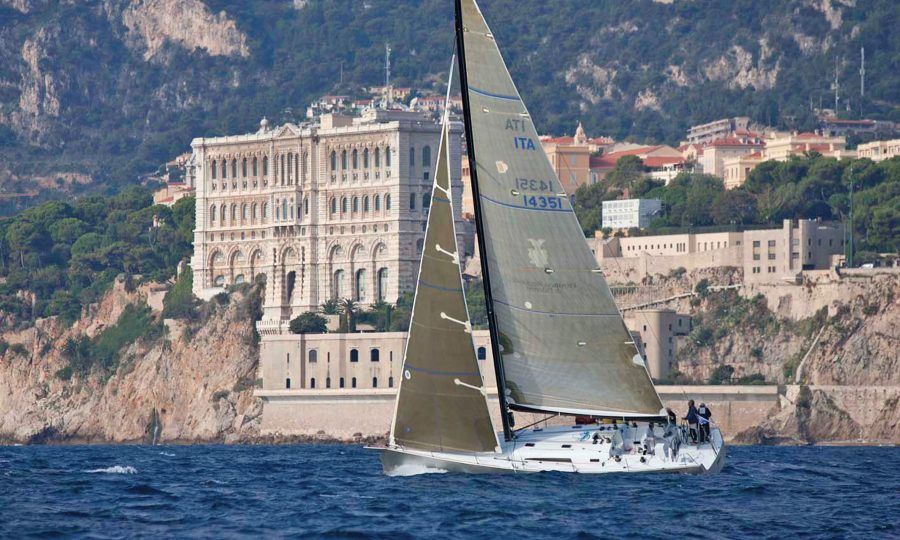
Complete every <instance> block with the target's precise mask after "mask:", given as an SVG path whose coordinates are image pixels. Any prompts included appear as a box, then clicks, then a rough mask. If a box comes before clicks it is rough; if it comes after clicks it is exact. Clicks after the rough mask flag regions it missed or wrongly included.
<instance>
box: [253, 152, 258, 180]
mask: <svg viewBox="0 0 900 540" xmlns="http://www.w3.org/2000/svg"><path fill="white" fill-rule="evenodd" d="M257 173H258V169H257V168H256V157H254V158H253V176H254V177H257V176H259V175H258V174H257Z"/></svg>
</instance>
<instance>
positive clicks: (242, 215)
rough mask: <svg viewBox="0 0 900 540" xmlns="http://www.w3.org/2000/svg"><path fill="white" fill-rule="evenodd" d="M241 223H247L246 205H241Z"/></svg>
mask: <svg viewBox="0 0 900 540" xmlns="http://www.w3.org/2000/svg"><path fill="white" fill-rule="evenodd" d="M241 221H247V203H244V204H242V205H241Z"/></svg>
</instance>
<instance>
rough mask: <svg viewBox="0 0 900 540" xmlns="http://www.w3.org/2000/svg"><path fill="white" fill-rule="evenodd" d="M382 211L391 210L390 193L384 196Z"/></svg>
mask: <svg viewBox="0 0 900 540" xmlns="http://www.w3.org/2000/svg"><path fill="white" fill-rule="evenodd" d="M384 209H385V210H390V209H391V194H390V193H388V194H387V195H385V196H384Z"/></svg>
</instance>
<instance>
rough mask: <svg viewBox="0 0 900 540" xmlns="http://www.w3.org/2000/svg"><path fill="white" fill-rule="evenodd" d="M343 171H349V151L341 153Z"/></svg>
mask: <svg viewBox="0 0 900 540" xmlns="http://www.w3.org/2000/svg"><path fill="white" fill-rule="evenodd" d="M341 169H344V170H345V171H346V170H347V151H346V150H342V151H341Z"/></svg>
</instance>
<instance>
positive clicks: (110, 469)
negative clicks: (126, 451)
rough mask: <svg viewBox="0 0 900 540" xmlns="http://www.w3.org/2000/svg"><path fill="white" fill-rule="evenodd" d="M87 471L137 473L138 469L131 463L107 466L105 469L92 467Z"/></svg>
mask: <svg viewBox="0 0 900 540" xmlns="http://www.w3.org/2000/svg"><path fill="white" fill-rule="evenodd" d="M84 472H87V473H102V474H137V469H135V468H134V467H132V466H130V465H125V466H124V467H123V466H122V465H113V466H112V467H106V468H105V469H91V470H89V471H84Z"/></svg>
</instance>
